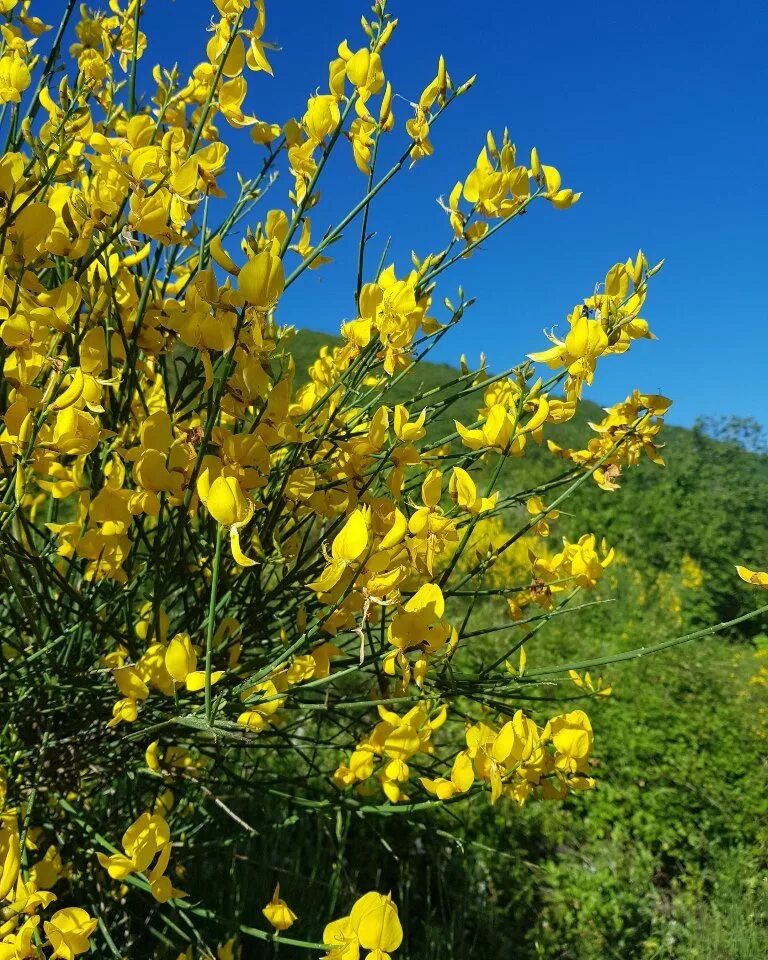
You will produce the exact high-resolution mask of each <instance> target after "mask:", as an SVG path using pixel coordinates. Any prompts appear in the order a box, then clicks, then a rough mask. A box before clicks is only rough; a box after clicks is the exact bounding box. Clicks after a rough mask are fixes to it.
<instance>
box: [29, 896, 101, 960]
mask: <svg viewBox="0 0 768 960" xmlns="http://www.w3.org/2000/svg"><path fill="white" fill-rule="evenodd" d="M97 924H98V922H97V921H96V920H94V919H93V917H91V916H90V915H89V914H88V913H87V911H85V910H83V909H81V908H80V907H66V908H65V909H64V910H57V911H56V913H54V915H53V916H52V917H51V919H50V921H48V920H46V921H45V923H44V924H43V928H44V930H45V935H46V936H47V937H48V939H49V940H50V942H51V946H52V947H53V953H52V954H51V960H53V958H54V957H61V960H72V958H73V957H77V956H79V955H80V954H81V953H86V952H87V951H88V950H90V948H91V944H90V940H89V939H88V938H89V937H90V935H91V934H92V933H93V931H94V930H95V929H96V927H97Z"/></svg>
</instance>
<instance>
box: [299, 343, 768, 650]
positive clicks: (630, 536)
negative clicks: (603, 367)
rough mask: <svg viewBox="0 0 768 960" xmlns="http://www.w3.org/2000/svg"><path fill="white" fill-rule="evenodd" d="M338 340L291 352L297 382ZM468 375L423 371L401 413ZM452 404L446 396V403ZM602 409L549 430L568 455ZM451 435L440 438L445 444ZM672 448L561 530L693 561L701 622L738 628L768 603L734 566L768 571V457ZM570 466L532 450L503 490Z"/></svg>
mask: <svg viewBox="0 0 768 960" xmlns="http://www.w3.org/2000/svg"><path fill="white" fill-rule="evenodd" d="M338 343H340V341H339V340H338V338H335V337H331V336H328V335H326V334H322V333H317V332H314V331H310V330H301V331H299V333H298V334H297V336H296V338H295V339H294V341H293V342H292V343H291V351H292V353H293V356H294V359H295V361H296V373H297V382H298V383H302V382H305V381H306V370H307V368H308V367H309V366H310V364H311V363H312V362H313V360H314V359H315V358H316V357H317V355H318V353H319V351H320V348H321V347H322V346H323V345H336V344H338ZM457 375H458V370H457V369H456V368H454V367H451V366H449V365H447V364H433V363H420V364H419V365H418V368H417V369H416V371H415V372H414V373H413V374H412V375H409V376H407V377H405V378H403V380H402V381H401V382H400V383H399V384H398V385H397V386H396V387H395V388H394V389H393V391H392V395H391V398H389V399H390V402H391V403H393V404H394V403H406V404H410V403H412V402H413V401H414V400H415V399H417V398H419V397H422V396H423V395H424V394H425V393H427V392H428V391H430V390H438V392H436V393H435V394H434V395H432V396H430V398H429V399H430V404H434V403H436V402H437V401H439V400H440V399H441V393H440V392H439V390H440V388H443V387H445V385H446V384H449V383H450V381H452V380H453V379H454V378H455V377H456V376H457ZM442 396H445V393H443V394H442ZM481 398H482V394H481V393H480V392H478V393H476V394H473V395H472V396H469V397H463V398H460V399H459V400H458V401H457V402H456V403H455V404H453V405H452V406H451V407H450V409H448V410H446V411H444V412H443V413H442V415H441V417H440V418H439V419H440V420H442V421H448V422H449V423H450V422H452V421H453V420H454V419H456V420H459V421H461V422H463V423H465V424H469V423H471V422H473V421H474V420H475V419H476V411H477V408H478V406H480V405H481V402H482V400H481ZM600 416H601V409H600V408H599V407H598V406H597V404H594V403H592V402H591V401H588V400H584V401H583V402H582V403H581V404H580V406H579V410H578V413H577V415H576V417H574V419H573V420H572V421H571V422H570V423H568V424H564V425H562V426H559V427H552V428H549V429H548V430H547V436H549V437H551V438H552V439H553V440H555V442H556V443H558V444H560V445H561V446H577V445H578V446H581V445H583V444H584V443H586V441H587V440H588V439H589V438H590V436H592V435H593V434H592V432H591V431H590V429H589V426H588V423H589V421H595V420H598V419H600ZM450 429H451V427H450V426H448V423H443V424H442V429H439V428H438V434H437V435H438V436H440V435H444V434H445V433H447V432H449V430H450ZM662 439H663V440H664V442H665V444H666V446H665V448H664V451H663V454H664V458H665V460H666V463H667V467H666V469H660V468H658V467H655V466H654V465H653V464H650V463H647V462H646V463H643V464H642V465H641V466H640V467H638V468H636V469H633V470H629V471H628V472H627V473H626V474H625V475H624V476H623V478H622V481H621V483H622V487H621V490H619V491H618V492H616V493H608V492H605V491H602V490H600V489H599V488H598V487H597V486H596V485H594V484H591V483H590V484H586V485H585V486H584V487H583V488H582V489H581V490H580V491H579V493H578V494H577V495H576V496H575V497H574V498H573V499H572V500H570V501H569V503H568V507H567V509H568V512H569V514H571V516H569V517H563V518H562V520H561V521H559V523H558V530H559V531H560V532H561V533H562V534H564V535H571V536H576V535H578V534H581V533H585V532H588V531H594V532H596V533H598V534H600V535H604V536H606V537H607V538H608V540H609V542H610V543H612V544H614V545H615V546H617V547H618V548H619V549H621V550H622V552H623V553H625V554H627V555H629V556H630V557H631V558H632V561H633V563H635V564H637V565H638V566H639V567H640V568H641V569H642V568H647V569H655V570H665V569H668V568H670V567H671V568H673V569H678V568H679V563H680V560H681V559H682V557H683V556H684V555H685V554H688V555H690V556H691V557H693V558H694V559H695V560H696V561H697V562H698V563H699V564H700V565H701V567H702V569H703V570H704V574H705V584H704V592H705V598H706V602H705V603H704V604H702V608H701V610H700V611H699V612H698V617H699V619H701V620H702V621H706V622H713V621H714V620H717V621H721V620H730V619H733V618H734V617H737V616H739V615H740V614H742V613H746V612H747V611H748V610H750V609H753V608H754V607H755V606H757V605H758V603H759V602H761V601H763V602H764V595H761V593H762V592H761V591H756V590H755V588H750V587H748V586H747V585H746V584H742V583H741V581H739V580H738V578H737V577H736V572H735V570H734V565H735V564H736V563H742V564H745V565H746V566H753V567H756V568H758V569H766V568H768V456H766V455H765V454H758V453H751V452H749V451H747V450H745V449H744V448H743V447H742V446H741V445H740V444H739V443H738V442H736V441H727V440H719V439H718V440H716V439H712V438H711V437H709V436H707V435H706V434H705V433H704V432H703V431H701V430H699V429H686V428H683V427H671V426H667V427H665V428H664V430H663V433H662ZM562 466H563V464H562V461H559V460H557V459H555V458H553V457H552V456H551V455H550V454H549V452H548V451H547V450H546V448H539V447H536V446H535V445H533V444H531V445H529V448H528V449H527V450H526V455H525V457H523V458H521V459H514V458H510V461H509V463H508V466H507V467H506V468H505V472H504V474H503V475H502V479H501V485H503V486H506V487H507V488H509V487H512V488H513V489H514V487H515V486H522V485H524V486H525V487H530V486H532V485H534V484H536V483H540V482H542V481H543V480H545V479H547V478H548V477H550V476H552V475H554V474H555V473H556V472H558V471H559V470H561V468H562ZM746 626H747V630H748V631H750V632H756V631H759V630H766V629H767V628H768V623H766V622H765V621H763V622H762V623H760V622H758V621H752V622H751V623H750V624H747V625H746Z"/></svg>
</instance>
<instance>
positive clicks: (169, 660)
mask: <svg viewBox="0 0 768 960" xmlns="http://www.w3.org/2000/svg"><path fill="white" fill-rule="evenodd" d="M165 668H166V670H167V671H168V673H169V674H170V675H171V677H172V678H173V680H174V681H175V682H176V683H183V684H184V685H185V686H186V688H187V690H189V691H190V692H191V693H195V692H197V691H199V690H202V689H203V688H204V687H205V671H204V670H198V669H197V652H196V651H195V648H194V647H193V646H192V641H191V640H190V638H189V634H188V633H177V634H176V636H175V637H173V639H172V640H171V641H170V642H169V644H168V649H167V650H166V652H165ZM223 676H224V671H223V670H215V671H214V672H213V673H212V674H211V683H216V682H217V681H219V680H220V679H221V678H222V677H223Z"/></svg>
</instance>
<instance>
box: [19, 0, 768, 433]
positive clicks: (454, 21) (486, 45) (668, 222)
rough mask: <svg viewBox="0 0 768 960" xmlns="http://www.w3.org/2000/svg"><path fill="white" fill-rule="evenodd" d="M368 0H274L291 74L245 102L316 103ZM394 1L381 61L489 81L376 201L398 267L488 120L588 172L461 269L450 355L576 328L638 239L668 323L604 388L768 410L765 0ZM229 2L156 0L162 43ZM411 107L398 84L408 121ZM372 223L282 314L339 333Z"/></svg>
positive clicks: (278, 198)
mask: <svg viewBox="0 0 768 960" xmlns="http://www.w3.org/2000/svg"><path fill="white" fill-rule="evenodd" d="M96 5H97V0H90V3H89V6H96ZM103 5H104V6H106V0H103ZM62 6H63V4H62V0H37V2H36V3H34V4H33V11H34V10H36V11H37V12H38V13H39V14H40V15H42V16H44V17H45V18H50V19H53V18H54V17H55V16H56V15H57V13H58V11H59V10H60V9H61V7H62ZM368 7H369V4H364V3H358V2H356V0H334V2H332V3H317V2H316V0H315V2H308V0H271V2H270V0H267V15H268V27H267V31H266V34H265V38H266V39H269V40H272V41H274V42H275V43H277V44H279V46H280V47H281V48H282V50H281V52H275V53H273V54H271V59H272V63H273V66H274V69H275V77H274V79H272V78H270V77H268V76H266V75H265V74H260V75H258V76H256V77H251V79H249V96H248V100H247V102H246V108H247V112H255V113H256V114H257V115H258V116H259V117H261V118H263V119H268V120H273V121H280V120H283V119H285V118H286V117H289V116H291V115H300V114H301V113H302V112H303V110H304V108H305V105H306V99H307V97H308V96H309V95H310V94H311V93H312V92H313V91H314V90H315V89H316V88H317V87H318V86H321V87H323V88H324V87H325V84H326V83H327V79H326V78H327V63H328V60H329V59H331V57H332V56H334V54H335V49H336V45H337V43H338V42H339V41H340V40H341V39H343V38H344V37H348V38H349V40H350V43H351V45H352V46H353V48H354V47H355V46H358V45H361V42H362V33H361V31H360V27H359V17H360V15H361V14H362V13H366V12H367V11H368ZM390 9H391V11H392V12H393V13H394V14H395V15H396V16H398V17H399V19H400V25H399V27H398V29H397V31H396V34H395V38H394V39H393V42H392V43H391V45H390V46H389V47H388V48H387V50H386V52H385V63H384V65H385V71H386V72H387V74H388V76H389V77H390V78H391V79H392V81H393V84H394V87H395V89H396V90H397V91H398V92H400V93H401V94H403V95H404V96H405V97H406V98H407V99H416V98H417V96H418V94H419V92H420V91H421V89H422V87H423V86H424V84H425V83H426V81H428V80H429V79H430V78H431V77H432V76H433V75H434V71H435V64H436V60H437V55H438V54H439V53H440V52H442V53H444V54H445V56H446V60H447V64H448V69H449V72H450V73H451V75H452V77H453V78H454V80H456V81H460V80H463V79H465V78H466V77H468V76H469V75H470V74H472V73H475V72H476V73H477V74H478V80H477V83H476V85H475V87H474V89H473V91H472V92H471V93H470V94H469V95H468V96H467V97H466V98H464V99H463V101H461V102H459V103H457V104H456V105H455V106H454V107H453V108H452V109H451V110H450V111H449V112H448V114H447V115H446V117H445V120H444V122H443V121H441V122H440V124H439V126H438V127H437V128H436V130H435V132H434V138H433V140H434V144H435V148H436V151H435V156H434V157H432V158H431V159H428V160H425V161H422V162H421V163H420V164H418V165H417V166H416V167H415V168H414V169H412V170H411V171H409V172H407V173H404V174H403V175H401V176H400V177H399V178H397V179H396V180H395V182H394V185H393V186H392V187H390V189H389V190H388V192H387V193H386V194H385V197H386V200H385V202H384V204H380V205H379V207H378V208H376V209H374V212H373V215H372V220H371V227H372V229H374V230H376V231H377V238H376V240H375V241H374V242H373V244H372V249H373V250H375V251H378V250H380V248H381V245H382V244H383V242H384V240H385V239H386V237H387V236H388V235H389V234H390V233H391V234H392V235H393V242H392V252H393V254H394V256H395V259H396V261H397V264H398V267H399V270H400V271H402V270H405V269H406V268H407V263H408V254H409V251H410V249H411V248H414V249H415V250H416V251H417V252H419V253H420V254H424V253H426V252H428V251H429V250H436V249H439V247H440V246H441V245H442V244H443V243H444V242H445V238H446V237H447V229H448V227H447V223H446V220H445V215H444V214H443V213H442V212H441V211H440V209H439V208H438V206H437V204H436V202H435V201H436V198H437V197H438V196H439V195H440V194H446V195H447V194H448V192H449V191H450V189H451V187H452V186H453V184H454V183H455V181H456V180H457V179H463V178H464V176H465V174H466V172H467V171H468V170H469V169H470V167H471V166H472V164H473V162H474V159H475V157H476V155H477V152H478V150H479V149H480V147H481V146H482V143H483V141H484V137H485V131H486V130H487V129H488V128H489V127H492V128H493V129H495V130H497V131H500V130H501V129H502V128H503V126H504V125H506V126H508V127H509V130H510V133H511V135H512V139H513V141H514V142H515V143H516V144H517V145H518V148H519V149H520V150H522V151H524V153H526V154H527V151H528V150H529V148H530V146H531V145H534V144H535V145H536V146H537V147H538V148H539V152H540V154H541V156H542V158H543V160H544V162H549V163H552V164H554V165H555V166H557V167H559V168H560V170H561V171H562V173H563V179H564V184H565V185H566V186H572V187H574V188H575V189H578V190H581V191H583V193H584V196H583V197H582V200H581V202H580V203H579V204H578V205H577V206H576V207H575V208H573V209H572V210H570V211H566V212H556V211H553V210H550V209H549V208H548V206H547V205H545V204H543V203H542V204H536V205H534V207H533V209H532V210H531V213H530V215H526V216H525V217H524V218H522V219H521V220H518V221H516V222H514V223H512V224H510V225H509V227H508V228H507V229H505V230H504V231H502V233H501V234H500V235H499V236H498V237H497V238H496V239H495V240H494V241H492V242H490V243H489V244H488V247H487V249H486V250H485V251H484V252H483V253H482V254H481V255H475V257H473V258H472V259H471V260H468V261H465V262H462V264H461V265H459V266H458V267H456V268H454V270H453V271H452V272H451V273H449V274H448V275H447V277H446V280H445V282H444V285H443V287H442V290H443V292H444V293H446V294H451V293H453V292H454V291H455V289H456V287H457V285H458V284H459V283H462V284H463V286H464V288H465V290H466V291H467V293H468V294H470V295H473V296H476V297H477V301H478V302H477V305H476V306H475V307H474V309H473V310H472V311H470V313H469V314H468V315H467V317H466V319H465V321H464V323H463V326H460V327H459V328H458V329H457V330H456V331H454V332H453V333H452V334H451V335H450V336H449V337H446V338H445V340H444V341H443V343H442V344H441V345H440V348H439V356H438V357H437V358H438V359H441V360H444V361H445V362H455V361H456V359H457V358H458V356H459V355H460V354H461V353H466V354H467V355H468V356H469V357H470V358H476V357H477V356H478V354H479V353H480V352H481V351H483V350H484V351H485V352H486V353H487V354H488V357H489V362H490V365H491V366H492V367H493V368H494V369H501V368H502V367H505V366H508V365H511V364H512V363H514V362H516V360H517V359H519V358H520V357H522V356H523V355H524V354H525V353H527V352H529V351H531V350H536V349H542V348H543V347H544V346H545V341H544V338H543V335H542V334H541V330H542V328H543V327H545V326H547V327H551V326H552V325H553V324H559V325H560V329H562V327H563V324H564V320H565V315H566V313H567V312H568V311H569V310H570V308H571V307H572V306H573V304H574V303H576V302H577V301H579V300H580V299H581V298H582V297H583V296H585V295H587V294H588V293H589V291H590V289H591V288H592V286H593V284H594V282H595V281H596V280H599V279H601V278H602V277H603V276H604V273H605V271H606V269H607V268H608V267H610V266H611V264H613V263H614V262H615V261H616V260H623V259H625V258H626V257H627V255H629V254H634V253H635V252H636V250H637V248H638V247H642V248H643V249H644V250H645V251H646V253H647V255H648V257H649V259H652V260H658V259H661V258H662V257H663V258H665V259H666V266H665V268H664V270H663V271H662V273H661V275H659V277H658V278H657V280H656V282H655V283H654V284H653V286H652V290H651V293H650V297H649V302H648V305H647V309H646V311H645V316H646V317H647V319H648V320H649V321H650V323H651V327H652V329H653V330H654V331H655V332H656V334H657V335H658V337H659V340H658V341H657V342H654V343H648V342H645V341H643V342H641V343H639V344H637V345H636V346H635V347H633V350H632V351H631V352H630V353H629V354H628V355H625V356H623V357H611V358H607V359H605V360H604V361H603V363H602V364H601V366H600V368H599V370H598V377H597V379H596V381H595V384H594V387H593V389H592V391H591V393H590V396H591V397H592V399H594V400H596V401H597V402H599V403H602V404H607V403H612V402H614V401H616V400H618V399H621V398H623V396H624V395H625V394H626V393H627V392H629V389H630V388H632V387H635V386H637V387H639V388H641V389H642V390H644V391H660V392H663V393H665V394H667V395H668V396H670V397H672V398H673V399H674V407H673V410H672V412H671V415H670V420H671V421H672V422H674V423H680V424H690V423H692V422H693V420H694V419H695V418H696V417H697V416H698V415H709V416H713V415H719V414H730V413H733V414H738V415H742V416H755V417H757V418H758V419H761V420H762V421H763V422H765V421H768V415H767V414H766V408H767V403H766V401H768V378H767V377H766V373H767V372H768V370H767V367H768V364H767V363H766V358H768V324H767V323H766V321H767V320H768V316H766V314H767V312H768V311H767V309H766V298H765V294H764V291H765V286H766V282H767V281H768V269H767V268H768V243H766V239H765V237H766V223H768V189H767V188H766V184H765V183H764V178H765V176H766V173H768V133H767V131H766V124H765V111H766V100H767V99H768V98H767V96H766V95H767V94H768V83H767V82H766V72H767V71H766V57H765V50H764V47H765V41H766V36H768V14H766V12H765V10H764V6H763V5H762V4H758V3H757V2H754V0H746V2H741V0H734V2H730V3H728V4H726V3H724V2H703V3H693V2H690V0H671V2H670V0H666V2H665V0H648V2H646V3H642V4H617V3H614V2H608V0H598V2H590V3H579V4H574V3H568V2H560V3H549V4H541V5H539V6H538V7H537V6H531V5H525V4H510V3H509V2H508V0H485V2H483V3H469V4H467V3H460V2H457V0H419V2H414V0H409V2H406V0H390ZM213 12H215V11H214V7H213V4H212V3H211V2H210V0H177V2H173V0H148V2H147V15H146V28H147V31H148V32H149V34H150V39H151V48H150V51H149V59H150V60H151V61H152V62H154V61H156V60H158V59H159V60H161V61H163V62H165V63H166V64H168V63H170V62H171V61H172V60H173V59H179V60H180V62H181V64H182V66H184V67H186V68H189V66H190V64H191V63H192V62H194V61H195V60H199V59H202V57H203V55H204V44H205V41H206V39H207V36H206V35H205V33H204V28H205V25H206V24H207V23H208V22H209V21H210V18H211V15H212V13H213ZM166 41H167V42H168V44H169V48H168V52H166V51H164V50H163V45H164V44H165V42H166ZM171 50H172V51H173V52H171ZM408 112H409V108H408V106H407V104H405V103H403V102H402V101H401V102H400V103H399V104H396V117H397V122H398V126H401V125H402V124H403V123H404V122H405V119H406V118H407V115H408ZM394 136H395V134H390V143H389V150H390V151H391V152H392V155H394V153H395V141H394ZM235 140H236V147H235V149H234V152H233V155H232V158H231V159H232V160H233V162H234V164H235V165H236V166H237V167H238V168H239V169H241V170H242V172H243V173H245V174H249V173H252V172H253V170H254V168H255V165H256V164H258V163H259V155H258V152H257V150H255V149H254V148H252V147H251V146H250V141H248V140H247V138H246V137H243V136H240V137H236V138H235ZM343 152H344V158H343V161H344V162H343V163H342V164H341V165H340V166H339V167H337V172H338V173H339V174H340V176H339V177H333V180H334V184H335V185H334V186H333V187H332V188H331V187H330V186H329V188H328V190H327V191H326V194H325V201H326V202H325V204H324V205H323V206H321V208H320V209H319V210H318V211H315V213H314V216H313V226H314V231H315V232H316V233H317V234H318V235H319V233H320V232H322V230H323V229H324V228H325V227H326V226H328V225H329V224H330V223H332V222H334V217H333V214H334V212H339V211H343V210H344V209H346V207H347V206H348V205H349V203H350V202H354V200H355V199H356V198H358V197H359V196H360V195H361V194H362V191H363V189H364V179H363V177H362V175H361V174H359V173H358V172H357V170H356V168H354V166H353V165H352V162H351V158H350V157H349V156H348V154H347V151H346V150H345V151H343ZM382 169H385V168H384V167H382ZM331 173H333V171H331ZM329 182H330V178H329V181H327V183H329ZM287 189H288V184H287V181H286V180H285V179H284V180H283V181H281V182H280V183H278V184H277V185H276V187H275V188H274V193H273V194H272V196H271V197H270V199H269V205H271V206H276V207H277V206H285V203H286V201H285V195H286V192H287ZM357 230H358V228H357V226H355V227H354V229H353V230H352V236H351V237H350V238H349V242H347V243H344V244H340V245H339V246H337V247H335V248H334V249H333V253H334V255H335V257H336V262H335V263H334V264H333V265H330V266H329V267H325V268H322V269H321V270H320V271H317V272H315V273H313V274H312V275H311V277H310V278H308V279H307V278H305V279H304V280H303V281H302V282H301V283H300V284H297V285H296V288H295V293H294V292H293V291H289V294H288V295H287V296H286V300H285V303H284V305H283V312H282V317H281V319H282V320H283V322H291V323H294V324H296V325H299V326H306V327H311V328H314V329H317V330H324V331H329V332H331V331H333V332H335V331H337V330H338V326H339V322H340V320H342V319H347V318H349V317H350V316H352V313H353V310H354V305H353V284H354V273H353V271H352V269H351V260H350V258H351V257H352V256H353V253H354V244H355V243H356V240H357ZM377 256H378V252H376V253H374V256H373V258H372V259H375V258H377ZM436 353H437V352H436Z"/></svg>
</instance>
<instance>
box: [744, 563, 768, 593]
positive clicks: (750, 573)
mask: <svg viewBox="0 0 768 960" xmlns="http://www.w3.org/2000/svg"><path fill="white" fill-rule="evenodd" d="M736 572H737V573H738V575H739V576H740V577H741V579H742V580H746V582H747V583H753V584H755V586H757V587H763V588H764V589H766V590H768V573H762V572H758V571H755V570H749V569H748V568H747V567H739V566H737V567H736Z"/></svg>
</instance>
